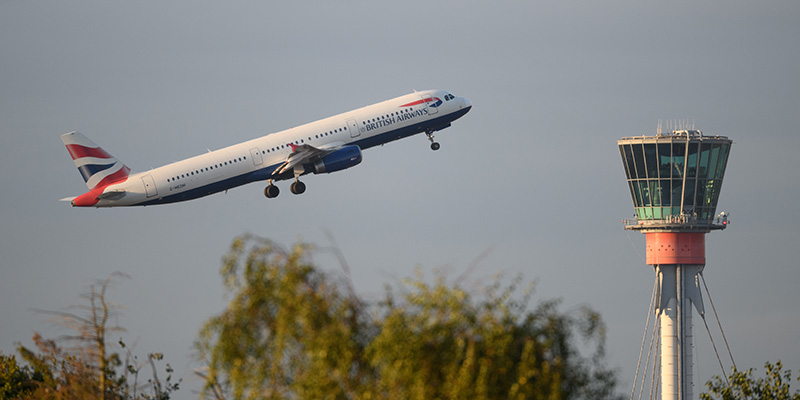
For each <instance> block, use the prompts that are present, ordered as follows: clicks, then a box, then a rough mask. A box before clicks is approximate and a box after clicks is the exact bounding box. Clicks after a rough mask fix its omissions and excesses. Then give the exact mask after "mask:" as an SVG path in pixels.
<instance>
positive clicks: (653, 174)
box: [644, 143, 658, 178]
mask: <svg viewBox="0 0 800 400" xmlns="http://www.w3.org/2000/svg"><path fill="white" fill-rule="evenodd" d="M644 163H645V168H647V178H658V158H657V157H656V145H655V143H650V144H645V145H644Z"/></svg>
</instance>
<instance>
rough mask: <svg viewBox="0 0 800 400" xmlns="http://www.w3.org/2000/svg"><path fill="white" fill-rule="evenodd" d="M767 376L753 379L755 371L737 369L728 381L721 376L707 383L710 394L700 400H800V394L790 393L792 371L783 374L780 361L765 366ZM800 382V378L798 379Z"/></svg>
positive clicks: (705, 394) (704, 394)
mask: <svg viewBox="0 0 800 400" xmlns="http://www.w3.org/2000/svg"><path fill="white" fill-rule="evenodd" d="M764 368H766V370H767V371H766V376H765V377H764V378H758V379H753V369H752V368H751V369H748V370H747V371H745V372H741V371H737V370H736V368H734V369H733V372H732V373H731V374H730V376H729V377H728V379H727V380H726V381H723V380H722V379H721V378H720V377H719V376H716V377H714V378H713V379H712V380H710V381H708V382H707V383H706V386H707V387H708V389H709V390H711V392H710V393H703V394H701V395H700V398H701V399H703V400H714V399H721V400H740V399H749V400H800V392H798V391H796V392H794V394H790V392H789V382H791V381H792V371H791V370H787V371H785V372H781V369H782V368H783V364H782V363H781V362H780V360H778V362H776V363H775V364H771V363H769V362H767V363H765V364H764ZM797 380H798V381H800V376H798V377H797Z"/></svg>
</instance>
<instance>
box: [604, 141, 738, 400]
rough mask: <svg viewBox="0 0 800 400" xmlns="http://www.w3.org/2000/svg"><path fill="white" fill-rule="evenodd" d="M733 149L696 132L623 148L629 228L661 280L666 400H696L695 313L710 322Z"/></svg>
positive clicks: (658, 298)
mask: <svg viewBox="0 0 800 400" xmlns="http://www.w3.org/2000/svg"><path fill="white" fill-rule="evenodd" d="M731 143H732V141H731V140H730V139H728V138H727V137H724V136H705V135H703V133H701V132H700V131H696V130H675V131H672V132H671V133H668V134H661V132H659V134H657V135H656V136H637V137H625V138H622V139H621V140H619V141H617V144H618V145H619V152H620V155H621V156H622V164H623V166H624V168H625V174H626V175H627V178H628V188H629V189H630V193H631V199H632V200H633V208H634V212H635V218H634V219H626V220H623V224H624V225H625V229H627V230H634V231H640V232H642V233H644V234H645V235H646V262H647V264H648V265H651V266H653V268H654V269H655V272H656V274H657V291H656V292H655V295H654V296H655V310H654V312H655V315H656V316H657V317H658V321H657V324H660V339H657V340H659V342H660V359H661V364H660V370H661V376H660V385H661V399H662V400H688V399H693V398H694V397H693V393H692V392H693V390H692V389H693V387H694V381H693V375H692V369H693V368H692V367H693V365H694V362H693V360H692V350H693V343H692V307H694V308H695V309H696V310H697V312H698V313H699V314H700V316H701V317H703V316H704V315H705V313H704V309H703V299H702V297H701V293H700V287H699V286H698V274H699V273H700V272H701V271H702V270H703V267H704V266H705V264H706V255H705V234H706V233H708V232H710V231H713V230H721V229H725V227H726V226H727V223H728V221H727V216H726V215H724V213H722V214H720V215H716V209H717V200H718V199H719V193H720V189H721V188H722V179H723V177H724V175H725V166H726V164H727V161H728V154H729V152H730V148H731Z"/></svg>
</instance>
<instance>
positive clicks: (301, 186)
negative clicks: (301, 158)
mask: <svg viewBox="0 0 800 400" xmlns="http://www.w3.org/2000/svg"><path fill="white" fill-rule="evenodd" d="M289 190H290V191H291V192H292V193H294V194H303V192H305V191H306V184H305V183H303V182H300V180H298V179H297V178H295V181H294V182H292V186H290V187H289ZM280 193H281V190H280V189H278V187H277V186H275V185H273V184H272V180H270V181H269V185H268V186H267V187H265V188H264V196H266V197H267V198H268V199H272V198H275V197H278V195H279V194H280Z"/></svg>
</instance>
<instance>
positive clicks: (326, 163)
mask: <svg viewBox="0 0 800 400" xmlns="http://www.w3.org/2000/svg"><path fill="white" fill-rule="evenodd" d="M360 162H361V148H359V147H358V146H356V145H351V146H344V147H342V148H341V149H339V150H336V151H334V152H333V153H330V154H328V155H326V156H325V157H322V158H320V159H319V160H317V161H315V162H314V173H315V174H324V173H331V172H336V171H341V170H343V169H347V168H350V167H353V166H356V165H358V164H359V163H360Z"/></svg>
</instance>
